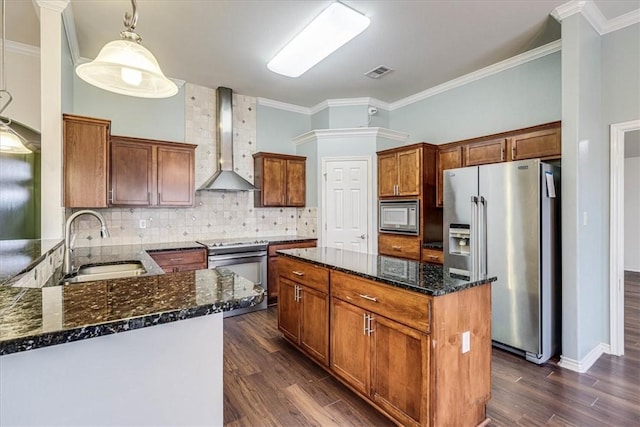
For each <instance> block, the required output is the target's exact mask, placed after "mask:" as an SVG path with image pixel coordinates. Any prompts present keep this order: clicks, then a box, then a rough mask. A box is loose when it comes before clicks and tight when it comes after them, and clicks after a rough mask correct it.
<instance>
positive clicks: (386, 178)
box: [378, 153, 398, 197]
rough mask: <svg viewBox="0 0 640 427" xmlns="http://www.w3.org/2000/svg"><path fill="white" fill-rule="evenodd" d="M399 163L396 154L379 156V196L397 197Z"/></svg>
mask: <svg viewBox="0 0 640 427" xmlns="http://www.w3.org/2000/svg"><path fill="white" fill-rule="evenodd" d="M397 177H398V161H397V157H396V154H395V153H393V154H385V155H379V156H378V196H379V197H387V196H395V195H396V185H397Z"/></svg>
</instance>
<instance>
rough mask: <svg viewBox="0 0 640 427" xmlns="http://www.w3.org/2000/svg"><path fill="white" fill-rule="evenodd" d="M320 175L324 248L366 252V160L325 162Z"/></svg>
mask: <svg viewBox="0 0 640 427" xmlns="http://www.w3.org/2000/svg"><path fill="white" fill-rule="evenodd" d="M323 175H324V181H323V182H324V191H323V193H324V195H325V199H324V201H325V203H324V205H323V218H324V221H325V233H324V236H325V239H324V244H325V246H329V247H334V248H340V249H345V250H350V251H356V252H370V249H371V247H370V239H371V230H370V229H369V228H370V223H371V220H370V218H371V209H372V208H371V206H372V201H371V200H370V198H371V196H370V194H369V192H370V188H369V160H368V159H335V160H326V161H325V162H324V173H323Z"/></svg>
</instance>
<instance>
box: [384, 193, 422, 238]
mask: <svg viewBox="0 0 640 427" xmlns="http://www.w3.org/2000/svg"><path fill="white" fill-rule="evenodd" d="M379 203H380V212H379V215H378V220H379V224H380V227H379V228H378V229H379V231H381V232H385V233H400V234H415V235H417V234H420V204H419V201H418V200H380V202H379Z"/></svg>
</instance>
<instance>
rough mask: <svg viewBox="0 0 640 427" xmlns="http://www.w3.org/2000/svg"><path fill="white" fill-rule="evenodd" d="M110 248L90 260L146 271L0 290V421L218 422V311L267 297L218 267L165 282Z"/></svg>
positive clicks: (152, 268) (128, 254)
mask: <svg viewBox="0 0 640 427" xmlns="http://www.w3.org/2000/svg"><path fill="white" fill-rule="evenodd" d="M179 246H181V247H182V246H184V245H183V244H181V245H179ZM111 248H112V249H104V250H102V252H104V253H101V251H100V250H95V249H94V250H93V251H92V254H93V255H91V256H90V258H91V260H92V261H93V262H97V261H99V262H103V261H106V260H109V261H111V262H114V261H118V259H119V260H124V259H126V260H130V259H131V258H134V259H138V260H144V262H143V264H144V265H145V268H146V269H147V274H146V275H143V276H138V277H131V278H124V279H111V280H100V281H92V282H86V283H73V284H67V285H55V286H45V287H43V288H24V287H18V286H0V408H2V411H0V425H143V424H144V425H219V424H222V402H223V391H222V390H223V381H222V375H223V374H222V341H223V338H222V313H223V311H226V310H230V309H233V308H238V307H244V306H248V305H253V304H257V303H259V302H260V301H262V300H263V299H264V298H265V290H264V289H263V288H262V287H260V286H257V285H255V284H254V283H252V282H249V281H247V280H246V279H243V278H241V277H239V276H238V275H236V274H234V273H233V272H231V271H230V270H226V269H224V268H221V269H216V270H197V271H188V272H178V273H167V274H164V273H163V272H162V270H161V269H159V268H158V267H157V265H154V264H153V260H151V258H150V257H149V256H148V255H147V254H146V252H145V251H138V250H137V249H136V250H128V249H127V248H125V247H121V248H120V249H119V250H117V249H113V248H116V247H111ZM147 249H148V248H147ZM163 249H165V250H166V249H167V247H166V245H163ZM83 252H84V253H83ZM88 252H89V251H88V250H87V251H83V250H77V252H76V254H75V255H76V256H77V257H79V258H82V257H85V256H89V255H87V253H88ZM96 252H98V253H99V255H96ZM136 254H138V255H137V256H138V257H137V258H136ZM57 274H59V272H58V273H57ZM34 408H37V410H34Z"/></svg>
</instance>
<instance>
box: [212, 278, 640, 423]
mask: <svg viewBox="0 0 640 427" xmlns="http://www.w3.org/2000/svg"><path fill="white" fill-rule="evenodd" d="M224 322H225V324H224V328H225V329H224V337H225V338H224V346H225V347H224V395H225V402H224V422H225V425H226V426H312V425H313V426H391V425H393V423H392V422H390V421H389V420H388V419H386V418H384V417H383V416H382V415H380V414H378V412H376V411H375V410H374V409H372V408H371V407H370V406H369V405H367V404H366V403H364V401H362V400H361V399H360V398H358V397H357V396H356V395H354V394H353V393H352V392H351V391H350V390H348V389H347V388H346V387H344V386H343V385H342V384H340V383H339V382H338V381H336V380H334V379H333V378H331V377H330V376H328V375H327V374H326V372H325V371H323V370H322V369H321V368H319V367H318V366H316V365H315V364H314V363H313V362H311V361H309V360H308V359H307V358H306V356H303V355H302V354H301V353H300V352H298V351H297V350H295V349H294V348H293V347H292V346H291V345H289V344H288V343H287V342H286V341H285V340H284V339H283V338H282V336H281V334H280V333H279V332H278V331H277V329H276V310H275V308H273V307H272V308H269V309H268V310H266V311H261V312H254V313H250V314H246V315H243V316H238V317H232V318H228V319H225V321H224ZM487 415H488V416H489V417H490V418H491V420H492V421H491V424H490V425H492V426H514V425H522V426H640V273H627V274H626V275H625V355H624V356H623V357H616V356H610V355H603V356H602V357H600V359H598V361H597V362H596V363H595V364H594V365H593V366H592V367H591V369H589V371H588V372H587V373H584V374H578V373H576V372H573V371H569V370H566V369H563V368H560V367H558V366H557V364H556V363H555V362H552V363H546V364H544V365H542V366H537V365H534V364H532V363H529V362H526V361H525V360H524V359H522V358H519V357H516V356H514V355H512V354H510V353H507V352H504V351H502V350H498V349H494V350H493V367H492V398H491V401H490V402H489V404H488V407H487Z"/></svg>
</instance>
